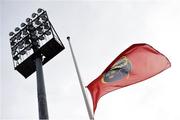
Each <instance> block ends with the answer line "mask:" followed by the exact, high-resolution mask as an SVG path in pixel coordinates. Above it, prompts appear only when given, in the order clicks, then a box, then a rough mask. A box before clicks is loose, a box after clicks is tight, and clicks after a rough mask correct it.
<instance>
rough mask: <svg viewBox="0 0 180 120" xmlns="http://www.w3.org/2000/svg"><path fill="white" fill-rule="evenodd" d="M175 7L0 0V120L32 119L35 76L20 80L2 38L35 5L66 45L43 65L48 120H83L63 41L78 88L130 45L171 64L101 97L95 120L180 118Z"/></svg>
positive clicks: (154, 2)
mask: <svg viewBox="0 0 180 120" xmlns="http://www.w3.org/2000/svg"><path fill="white" fill-rule="evenodd" d="M179 6H180V2H177V1H173V0H172V1H171V0H169V1H167V0H166V1H164V2H162V1H159V0H145V1H142V0H138V1H137V0H128V1H125V0H124V1H114V2H110V1H108V2H105V1H99V2H97V1H92V2H90V1H67V2H65V1H58V0H56V1H54V0H49V1H48V0H46V1H43V0H41V1H33V0H32V1H30V0H22V1H18V0H4V1H1V2H0V18H1V19H0V45H1V47H0V55H1V57H0V62H1V64H0V68H1V71H0V78H1V79H0V85H1V86H0V95H1V96H0V103H1V111H0V119H2V120H7V119H12V120H31V119H33V120H35V119H38V108H37V94H36V92H37V91H36V76H35V74H33V75H31V76H30V77H29V78H27V79H24V78H23V76H22V75H20V74H19V73H18V72H17V71H15V70H14V69H13V63H12V56H11V51H10V45H9V36H8V34H9V32H10V31H12V30H14V28H15V27H16V26H19V25H20V23H21V22H23V21H25V19H26V18H27V17H30V15H31V14H32V13H33V12H35V11H36V10H37V9H38V8H39V7H41V8H44V9H45V10H47V12H48V15H49V19H50V20H51V23H52V24H53V26H54V28H55V29H56V31H57V33H58V35H59V37H60V38H61V40H62V42H63V44H64V46H65V47H66V48H65V50H64V51H62V53H60V54H58V55H57V56H56V57H55V58H53V59H52V60H51V61H50V62H49V63H47V64H46V65H45V66H44V67H43V68H44V78H45V84H46V92H47V101H48V108H49V117H50V119H52V120H59V119H61V120H88V114H87V111H86V107H85V104H84V101H83V97H82V93H81V90H80V86H79V83H78V78H77V75H76V72H75V68H74V64H73V61H72V58H71V54H70V49H69V46H68V43H67V40H66V37H67V36H71V43H72V46H73V49H74V52H75V55H76V58H77V61H78V65H79V69H80V72H81V75H82V78H83V81H84V84H85V85H87V84H88V83H90V82H91V81H92V80H94V79H95V78H96V77H97V76H98V75H99V74H100V73H101V72H102V71H103V70H104V69H105V68H106V67H107V65H109V63H110V62H111V61H112V60H113V59H114V58H115V57H116V56H117V55H119V54H120V53H121V52H122V51H123V50H125V49H126V48H127V47H129V46H130V45H131V44H133V43H140V42H144V43H148V44H150V45H152V46H153V47H154V48H156V49H157V50H159V51H160V52H162V53H163V54H165V55H166V56H167V57H168V58H169V60H170V61H171V63H172V67H171V68H170V69H168V70H166V71H164V72H163V73H161V74H159V75H157V76H155V77H152V78H151V79H149V80H147V81H144V82H141V83H138V84H135V85H132V86H129V87H126V88H123V89H119V90H116V91H114V92H111V93H109V94H107V95H105V96H104V97H102V98H101V99H100V101H99V103H98V107H97V110H96V114H95V120H180V115H179V111H180V102H179V101H180V94H179V91H180V87H179V86H180V80H179V66H180V63H179V61H180V56H179V51H180V47H179V40H180V35H179V34H180V22H179V21H180V7H179ZM88 95H89V93H88ZM89 99H90V101H91V98H90V96H89Z"/></svg>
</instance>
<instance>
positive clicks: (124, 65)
mask: <svg viewBox="0 0 180 120" xmlns="http://www.w3.org/2000/svg"><path fill="white" fill-rule="evenodd" d="M131 68H132V66H131V63H130V61H129V59H128V58H127V57H122V58H121V59H120V60H118V61H117V62H116V63H115V64H114V65H113V66H112V67H111V68H110V70H109V71H108V72H106V73H104V75H103V78H102V81H103V82H104V83H106V82H114V81H117V80H121V79H123V78H124V77H128V75H129V72H130V71H131Z"/></svg>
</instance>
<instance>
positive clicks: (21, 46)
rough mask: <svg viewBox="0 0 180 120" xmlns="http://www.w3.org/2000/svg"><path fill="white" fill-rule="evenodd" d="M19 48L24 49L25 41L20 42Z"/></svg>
mask: <svg viewBox="0 0 180 120" xmlns="http://www.w3.org/2000/svg"><path fill="white" fill-rule="evenodd" d="M18 48H19V49H23V48H24V41H21V42H19V45H18Z"/></svg>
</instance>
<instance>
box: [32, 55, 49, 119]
mask: <svg viewBox="0 0 180 120" xmlns="http://www.w3.org/2000/svg"><path fill="white" fill-rule="evenodd" d="M35 65H36V75H37V96H38V107H39V119H40V120H42V119H43V120H48V119H49V116H48V107H47V101H46V91H45V84H44V77H43V68H42V57H37V58H36V59H35Z"/></svg>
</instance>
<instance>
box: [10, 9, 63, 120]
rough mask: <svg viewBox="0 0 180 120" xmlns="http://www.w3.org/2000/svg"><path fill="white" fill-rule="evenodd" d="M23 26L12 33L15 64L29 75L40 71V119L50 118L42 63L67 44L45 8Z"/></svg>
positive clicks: (38, 83) (20, 70)
mask: <svg viewBox="0 0 180 120" xmlns="http://www.w3.org/2000/svg"><path fill="white" fill-rule="evenodd" d="M20 26H21V27H20V28H19V27H16V28H15V32H10V33H9V36H10V45H11V53H12V58H13V64H14V68H15V70H17V71H18V72H19V73H20V74H22V75H23V76H24V77H25V78H27V77H29V76H30V75H31V74H32V73H34V72H35V71H36V76H37V96H38V107H39V119H49V117H48V108H47V101H46V92H45V85H44V78H43V69H42V65H44V64H45V63H47V62H48V61H49V60H51V59H52V58H53V57H54V56H56V55H57V54H58V53H59V52H61V51H62V50H63V49H64V46H63V44H62V42H61V40H60V38H59V37H58V35H57V33H56V31H55V29H54V27H53V26H52V24H51V22H50V21H49V18H48V15H47V12H46V11H45V10H43V9H41V8H39V9H38V10H37V13H33V14H32V17H31V18H27V19H26V23H21V25H20Z"/></svg>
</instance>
